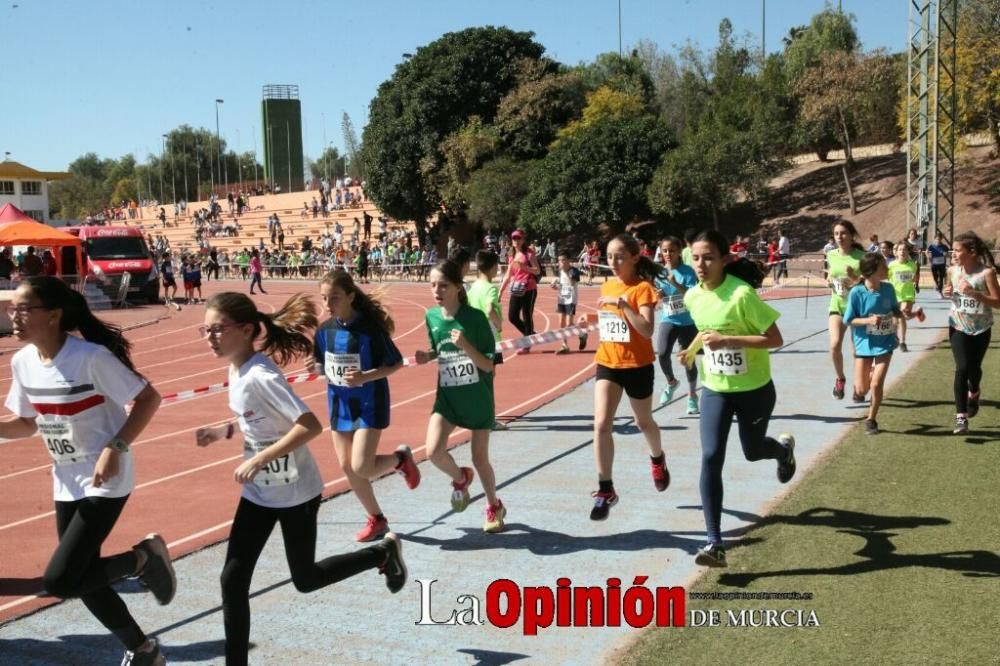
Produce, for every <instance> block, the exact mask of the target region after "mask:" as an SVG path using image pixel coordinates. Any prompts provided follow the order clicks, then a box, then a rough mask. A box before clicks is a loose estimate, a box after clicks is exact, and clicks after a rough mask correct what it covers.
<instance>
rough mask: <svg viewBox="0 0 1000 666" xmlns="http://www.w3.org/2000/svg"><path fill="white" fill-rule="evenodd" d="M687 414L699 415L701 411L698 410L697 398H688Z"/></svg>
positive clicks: (692, 396)
mask: <svg viewBox="0 0 1000 666" xmlns="http://www.w3.org/2000/svg"><path fill="white" fill-rule="evenodd" d="M687 413H688V414H689V415H695V414H701V410H699V409H698V396H696V395H689V396H688V405H687Z"/></svg>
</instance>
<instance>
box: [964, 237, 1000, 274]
mask: <svg viewBox="0 0 1000 666" xmlns="http://www.w3.org/2000/svg"><path fill="white" fill-rule="evenodd" d="M959 243H961V244H962V247H964V248H965V250H966V252H971V253H973V254H975V255H976V256H977V257H979V261H981V262H983V264H984V265H986V266H989V267H990V268H992V269H994V270H995V269H996V267H997V262H996V260H995V259H994V258H993V253H992V252H990V248H989V246H987V245H986V242H985V241H984V240H983V239H982V238H980V237H979V236H977V235H976V232H974V231H965V232H963V233H960V234H959V235H957V236H955V245H958V244H959Z"/></svg>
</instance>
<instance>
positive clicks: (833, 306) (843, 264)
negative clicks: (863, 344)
mask: <svg viewBox="0 0 1000 666" xmlns="http://www.w3.org/2000/svg"><path fill="white" fill-rule="evenodd" d="M857 239H858V230H857V229H855V228H854V225H853V224H851V223H850V222H848V221H847V220H841V221H840V222H837V223H836V224H835V225H833V240H834V242H835V243H836V244H837V247H836V248H834V249H832V250H830V251H829V252H827V253H826V263H827V265H828V267H829V268H828V275H827V280H829V283H830V290H831V291H832V294H831V295H830V306H829V308H827V311H828V312H829V316H828V318H827V321H828V324H827V327H828V328H829V330H830V359H831V360H832V361H833V371H834V372H835V373H836V375H837V376H836V379H835V380H834V382H833V397H834V398H836V399H837V400H843V399H844V388H845V386H846V385H847V378H846V377H845V376H844V349H843V348H844V332H845V331H846V330H847V327H846V326H844V308H846V307H847V294H848V293H849V292H850V291H851V288H852V287H854V285H856V284H857V283H858V282H859V281H860V280H861V274H860V272H859V271H860V264H861V257H863V256H864V254H865V251H864V248H862V247H861V244H860V243H858V240H857ZM876 240H877V239H876ZM876 249H877V246H876Z"/></svg>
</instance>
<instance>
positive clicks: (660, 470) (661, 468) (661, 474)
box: [649, 458, 670, 493]
mask: <svg viewBox="0 0 1000 666" xmlns="http://www.w3.org/2000/svg"><path fill="white" fill-rule="evenodd" d="M649 465H650V470H651V471H652V473H653V485H654V486H656V491H657V492H661V493H662V492H663V491H664V490H666V489H667V488H668V487H670V470H668V469H667V461H666V458H664V460H663V464H662V465H657V464H656V463H655V462H653V461H652V460H650V461H649Z"/></svg>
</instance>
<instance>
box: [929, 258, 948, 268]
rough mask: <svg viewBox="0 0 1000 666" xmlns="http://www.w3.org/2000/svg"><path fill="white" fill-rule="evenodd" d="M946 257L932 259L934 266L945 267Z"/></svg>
mask: <svg viewBox="0 0 1000 666" xmlns="http://www.w3.org/2000/svg"><path fill="white" fill-rule="evenodd" d="M944 262H945V257H931V265H932V266H944Z"/></svg>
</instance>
